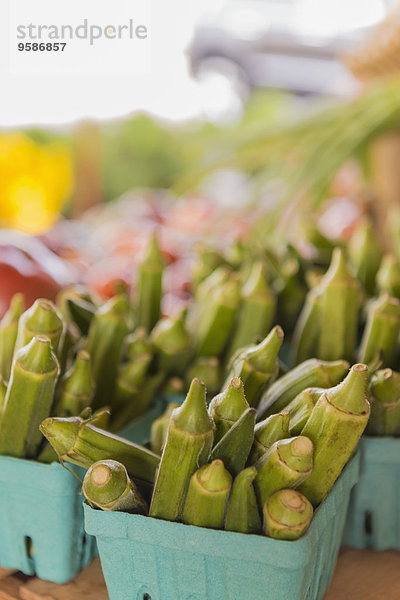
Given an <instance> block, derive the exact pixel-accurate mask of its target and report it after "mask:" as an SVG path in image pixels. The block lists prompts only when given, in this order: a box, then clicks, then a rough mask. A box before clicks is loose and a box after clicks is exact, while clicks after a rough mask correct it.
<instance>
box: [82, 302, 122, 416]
mask: <svg viewBox="0 0 400 600" xmlns="http://www.w3.org/2000/svg"><path fill="white" fill-rule="evenodd" d="M127 313H128V303H127V300H126V298H125V297H124V296H122V295H121V296H114V298H111V300H108V302H106V303H105V304H103V306H101V307H100V308H99V309H98V311H97V312H96V315H95V317H94V318H93V320H92V323H91V325H90V329H89V335H88V338H87V342H86V349H87V351H88V352H89V354H90V358H91V363H92V373H93V381H94V387H95V392H94V397H93V407H94V408H95V409H97V408H101V407H102V406H106V405H110V403H112V400H113V398H114V392H115V385H116V380H117V373H118V366H119V362H120V356H121V350H122V344H123V341H124V338H125V335H126V334H127V331H128V324H127Z"/></svg>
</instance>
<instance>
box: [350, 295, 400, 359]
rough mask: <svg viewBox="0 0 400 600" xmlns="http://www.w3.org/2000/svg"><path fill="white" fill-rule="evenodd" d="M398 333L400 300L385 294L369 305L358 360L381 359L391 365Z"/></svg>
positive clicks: (394, 357) (396, 352) (399, 332)
mask: <svg viewBox="0 0 400 600" xmlns="http://www.w3.org/2000/svg"><path fill="white" fill-rule="evenodd" d="M399 335H400V301H399V300H397V299H396V298H393V297H390V296H388V295H387V294H385V295H383V296H381V297H380V298H378V299H376V300H374V301H373V302H371V303H370V305H369V308H368V317H367V323H366V325H365V329H364V333H363V336H362V340H361V344H360V349H359V352H358V360H359V361H360V362H363V363H366V364H371V363H372V361H374V360H376V359H381V360H382V362H383V365H384V366H386V367H393V366H394V365H395V363H396V358H397V355H398V342H399Z"/></svg>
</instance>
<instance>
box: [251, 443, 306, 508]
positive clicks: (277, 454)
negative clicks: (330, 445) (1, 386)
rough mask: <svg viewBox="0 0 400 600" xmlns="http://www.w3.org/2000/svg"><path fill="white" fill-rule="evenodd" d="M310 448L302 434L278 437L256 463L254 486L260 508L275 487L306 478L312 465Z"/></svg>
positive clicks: (294, 485)
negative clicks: (279, 438)
mask: <svg viewBox="0 0 400 600" xmlns="http://www.w3.org/2000/svg"><path fill="white" fill-rule="evenodd" d="M313 450H314V446H313V443H312V441H311V440H310V439H309V438H307V437H305V436H298V437H294V438H290V439H286V440H278V441H277V442H275V444H273V445H272V446H271V448H270V449H269V450H268V451H267V452H266V453H265V454H264V455H263V456H262V457H261V458H260V459H259V460H258V461H257V462H256V464H255V467H256V469H257V476H256V478H255V480H254V487H255V490H256V495H257V500H258V503H259V506H260V507H262V506H264V503H265V501H266V500H267V498H269V496H271V495H272V494H274V493H275V492H277V491H278V490H281V489H284V488H294V487H298V486H299V485H300V484H301V483H302V482H303V481H304V480H307V478H308V477H309V476H310V474H311V471H312V468H313Z"/></svg>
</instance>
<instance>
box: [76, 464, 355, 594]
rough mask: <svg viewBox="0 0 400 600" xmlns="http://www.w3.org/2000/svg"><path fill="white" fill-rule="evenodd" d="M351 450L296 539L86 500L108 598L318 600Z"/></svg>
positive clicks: (348, 478) (346, 490)
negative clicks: (100, 506)
mask: <svg viewBox="0 0 400 600" xmlns="http://www.w3.org/2000/svg"><path fill="white" fill-rule="evenodd" d="M358 472H359V456H358V454H356V455H355V456H354V457H353V458H352V459H351V461H350V462H349V463H348V465H347V466H346V467H345V469H344V470H343V472H342V474H341V476H340V477H339V479H338V480H337V482H336V483H335V485H334V487H333V488H332V490H331V492H330V493H329V494H328V496H327V498H326V499H325V500H324V502H323V503H322V504H321V505H320V507H319V508H318V509H317V510H316V512H315V515H314V517H313V520H312V522H311V525H310V527H309V529H308V531H307V533H306V534H305V535H304V536H303V537H302V538H301V539H299V540H297V541H292V542H290V541H281V540H273V539H270V538H267V537H265V536H261V535H245V534H242V533H233V532H226V531H217V530H213V529H205V528H201V527H194V526H190V525H184V524H182V523H172V522H169V521H163V520H159V519H154V518H151V517H144V516H141V515H129V514H126V513H121V512H103V511H100V510H95V509H92V508H91V507H90V506H89V505H87V504H85V505H84V511H85V529H86V531H87V533H89V534H91V535H95V536H96V539H97V544H98V549H99V554H100V559H101V564H102V568H103V572H104V576H105V580H106V584H107V588H108V593H109V597H110V600H244V599H246V598H251V600H267V599H271V600H321V599H322V597H323V595H324V594H325V592H326V590H327V588H328V586H329V583H330V580H331V577H332V574H333V571H334V569H335V564H336V558H337V554H338V551H339V548H340V544H341V540H342V536H343V528H344V525H345V520H346V513H347V506H348V502H349V497H350V492H351V489H352V487H353V486H354V484H355V483H356V481H357V479H358Z"/></svg>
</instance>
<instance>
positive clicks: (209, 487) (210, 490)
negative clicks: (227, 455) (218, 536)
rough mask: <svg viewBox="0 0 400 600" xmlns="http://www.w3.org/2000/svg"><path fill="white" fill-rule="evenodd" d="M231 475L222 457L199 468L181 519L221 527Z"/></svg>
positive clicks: (216, 527)
mask: <svg viewBox="0 0 400 600" xmlns="http://www.w3.org/2000/svg"><path fill="white" fill-rule="evenodd" d="M231 484H232V477H231V475H230V473H229V472H228V471H227V470H226V469H225V467H224V463H223V462H222V460H214V461H213V462H212V463H210V464H209V465H204V466H203V467H201V468H200V469H199V470H198V471H196V472H195V473H194V474H193V475H192V477H191V479H190V483H189V488H188V493H187V496H186V500H185V505H184V507H183V514H182V521H183V522H184V523H186V524H187V525H196V526H197V527H209V528H212V529H222V528H223V526H224V517H225V510H226V504H227V501H228V497H229V492H230V491H231Z"/></svg>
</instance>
